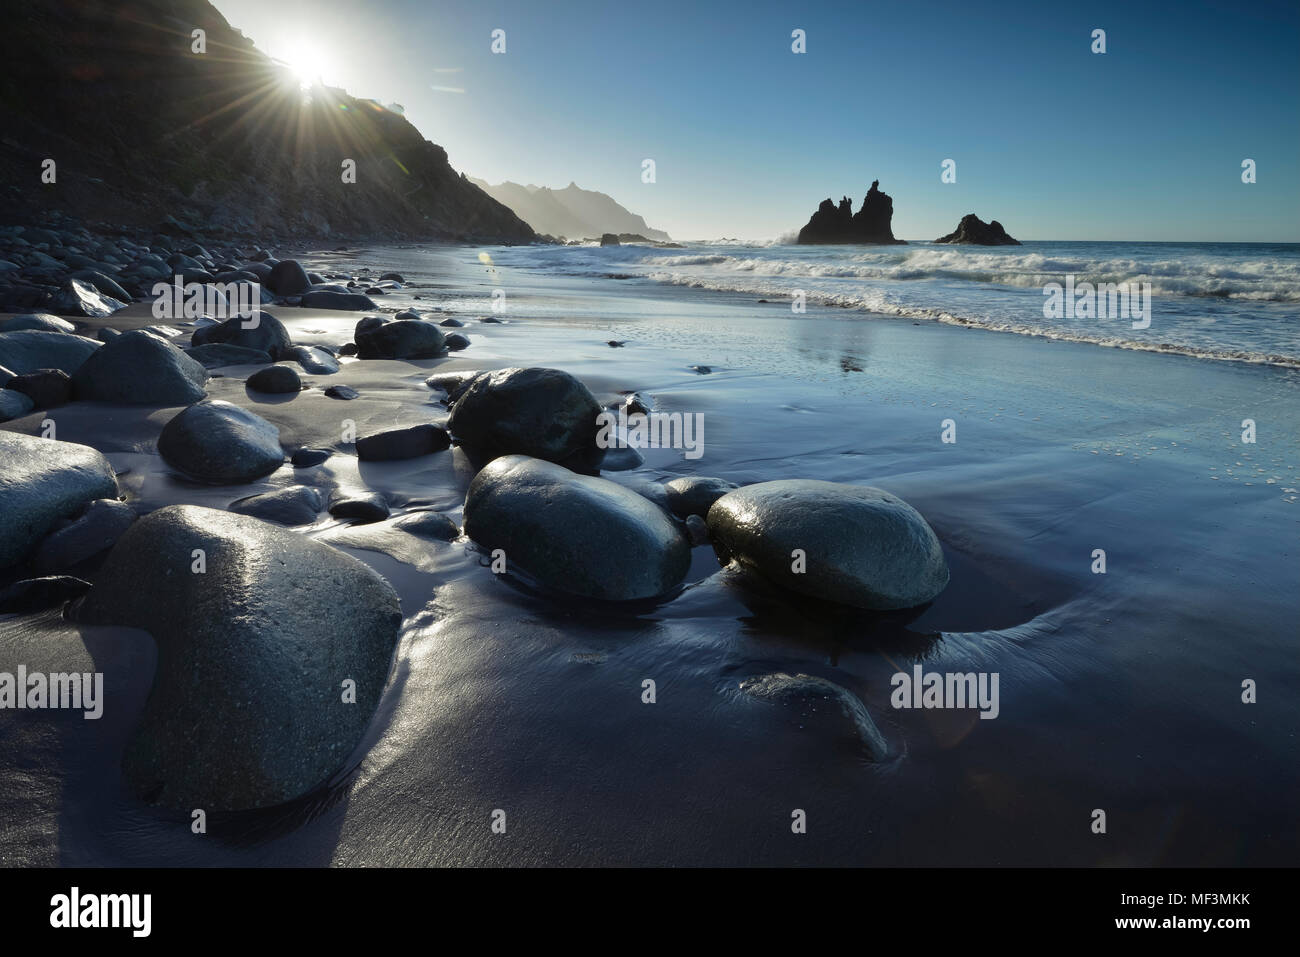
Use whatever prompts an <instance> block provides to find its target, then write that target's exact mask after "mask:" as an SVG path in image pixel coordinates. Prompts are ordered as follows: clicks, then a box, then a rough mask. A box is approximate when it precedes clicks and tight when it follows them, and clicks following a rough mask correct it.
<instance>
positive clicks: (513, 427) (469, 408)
mask: <svg viewBox="0 0 1300 957" xmlns="http://www.w3.org/2000/svg"><path fill="white" fill-rule="evenodd" d="M600 412H601V409H600V403H599V402H597V401H596V398H595V396H593V395H592V394H591V392H590V391H589V390H588V389H587V387H586V386H585V385H583V384H582V383H581V382H579V381H578V380H577V379H575V378H574V377H573V376H571V375H569V373H567V372H562V371H561V370H559V369H536V368H532V369H498V370H496V371H495V372H488V373H484V374H482V375H480V376H477V377H476V378H475V379H474V380H473V381H472V382H470V384H469V387H468V388H466V389H465V391H464V393H462V394H461V396H460V398H459V399H457V400H456V404H455V406H453V407H452V410H451V418H450V419H449V420H448V422H447V428H448V429H449V430H450V431H451V434H452V435H454V436H455V437H456V439H457V440H458V441H459V442H460V443H461V444H462V445H464V446H465V447H466V448H467V449H468V450H470V451H471V452H473V453H475V454H476V455H480V456H482V457H486V458H495V457H496V456H499V455H512V454H518V455H528V456H532V457H533V458H538V459H545V460H546V461H548V462H566V461H569V460H574V462H575V463H581V464H580V465H579V467H580V468H582V470H583V471H587V470H589V468H588V467H589V466H591V465H593V464H599V460H600V458H601V457H602V454H603V450H602V449H599V448H598V447H597V445H596V436H597V434H598V433H599V431H600V429H599V425H598V423H597V421H596V418H597V416H599V415H600Z"/></svg>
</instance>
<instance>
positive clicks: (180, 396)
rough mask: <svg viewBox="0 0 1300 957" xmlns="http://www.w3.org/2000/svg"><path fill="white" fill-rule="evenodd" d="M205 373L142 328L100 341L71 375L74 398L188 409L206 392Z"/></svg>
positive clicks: (201, 366) (191, 360)
mask: <svg viewBox="0 0 1300 957" xmlns="http://www.w3.org/2000/svg"><path fill="white" fill-rule="evenodd" d="M207 381H208V370H207V369H205V368H204V367H203V363H201V362H198V361H196V360H194V359H192V358H190V357H189V356H187V355H186V354H185V353H184V352H182V351H181V350H180V349H178V348H176V347H175V346H174V345H172V344H171V343H170V342H168V341H167V340H166V339H163V338H162V337H161V336H156V335H154V334H153V333H151V332H147V331H145V330H144V329H136V330H133V331H131V332H124V333H122V334H121V335H120V336H118V337H117V338H116V339H113V340H112V341H110V342H106V343H104V345H103V346H101V347H100V348H99V349H97V350H96V351H95V353H94V354H93V355H91V356H90V357H89V358H88V359H87V360H86V361H85V362H83V363H82V364H81V366H80V368H78V369H77V371H76V372H74V373H73V375H72V390H73V393H74V394H75V395H76V397H77V398H78V399H86V400H90V401H92V402H116V403H120V404H123V405H157V406H169V405H188V404H190V403H192V402H197V401H199V400H200V399H202V398H203V397H204V396H205V395H207V393H206V392H205V391H204V388H203V384H204V383H205V382H207Z"/></svg>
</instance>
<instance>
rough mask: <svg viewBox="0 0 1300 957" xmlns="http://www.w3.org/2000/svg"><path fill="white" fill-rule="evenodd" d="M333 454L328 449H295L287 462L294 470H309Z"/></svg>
mask: <svg viewBox="0 0 1300 957" xmlns="http://www.w3.org/2000/svg"><path fill="white" fill-rule="evenodd" d="M333 454H334V453H333V452H332V451H331V450H330V449H297V450H296V451H295V452H294V453H293V455H291V456H290V457H289V461H290V463H291V464H292V465H293V467H294V468H296V469H309V468H312V467H313V466H316V465H320V464H321V463H322V462H324V461H325V460H326V459H327V458H329V457H330V456H331V455H333Z"/></svg>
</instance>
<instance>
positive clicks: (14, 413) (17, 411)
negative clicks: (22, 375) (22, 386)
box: [0, 379, 36, 422]
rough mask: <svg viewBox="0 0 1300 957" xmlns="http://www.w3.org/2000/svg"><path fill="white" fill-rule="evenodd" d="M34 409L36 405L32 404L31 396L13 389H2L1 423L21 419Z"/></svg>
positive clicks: (0, 400) (0, 396) (0, 397)
mask: <svg viewBox="0 0 1300 957" xmlns="http://www.w3.org/2000/svg"><path fill="white" fill-rule="evenodd" d="M10 381H12V379H11V380H10ZM34 408H36V404H35V403H34V402H32V399H31V396H29V395H25V394H24V393H22V392H15V391H14V390H13V389H0V422H8V421H9V420H10V419H17V418H20V417H21V416H24V415H26V414H27V413H28V412H31V411H32V409H34Z"/></svg>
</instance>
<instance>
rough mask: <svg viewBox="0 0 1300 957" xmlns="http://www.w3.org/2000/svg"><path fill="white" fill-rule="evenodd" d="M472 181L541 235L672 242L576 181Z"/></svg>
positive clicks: (603, 196)
mask: <svg viewBox="0 0 1300 957" xmlns="http://www.w3.org/2000/svg"><path fill="white" fill-rule="evenodd" d="M470 182H471V183H473V184H474V185H475V186H477V187H478V188H479V189H481V190H483V191H484V192H485V193H487V194H488V195H489V196H491V197H492V198H493V199H495V200H497V202H499V203H502V204H503V205H505V206H507V207H509V208H510V209H511V210H513V211H514V213H515V214H516V215H517V216H518V217H519V218H520V219H522V220H524V221H525V222H526V223H528V224H529V225H530V226H532V227H533V229H534V230H536V231H537V232H539V233H545V234H547V235H550V236H555V237H557V238H558V237H564V238H567V239H598V238H599V237H600V236H602V235H604V234H606V233H614V234H624V233H638V234H640V235H642V236H644V237H645V238H646V239H652V240H655V241H658V242H671V241H672V237H671V236H669V235H668V234H667V233H666V232H664V231H663V230H662V229H652V228H651V227H650V226H649V225H647V224H646V221H645V219H644V218H642V217H641V216H638V215H637V214H636V213H633V212H631V211H630V210H628V209H627V208H626V207H625V206H623V205H622V204H620V203H619V202H617V201H616V200H615V199H614V198H613V197H612V196H610V195H609V194H608V193H601V192H598V191H596V190H590V189H583V188H582V187H580V186H579V185H578V184H577V183H576V182H575V181H573V180H570V181H569V185H568V186H565V187H564V188H563V189H551V188H550V187H549V186H535V185H534V184H532V183H528V184H526V185H525V184H520V183H515V182H512V181H511V180H506V181H505V182H502V183H497V184H495V185H493V184H491V183H488V182H487V181H486V180H482V179H475V178H473V177H471V178H470Z"/></svg>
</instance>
